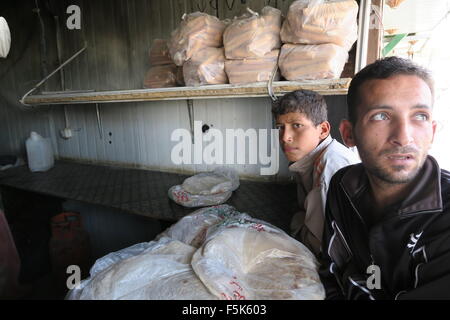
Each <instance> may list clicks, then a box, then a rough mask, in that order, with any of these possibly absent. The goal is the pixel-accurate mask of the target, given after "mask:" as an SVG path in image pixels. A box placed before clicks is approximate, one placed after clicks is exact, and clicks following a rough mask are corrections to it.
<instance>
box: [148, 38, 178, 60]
mask: <svg viewBox="0 0 450 320" xmlns="http://www.w3.org/2000/svg"><path fill="white" fill-rule="evenodd" d="M149 59H150V65H151V66H160V65H164V64H173V61H172V58H170V54H169V47H168V46H167V40H164V39H155V40H153V44H152V47H151V48H150V50H149Z"/></svg>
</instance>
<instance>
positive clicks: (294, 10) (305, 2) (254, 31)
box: [144, 0, 358, 87]
mask: <svg viewBox="0 0 450 320" xmlns="http://www.w3.org/2000/svg"><path fill="white" fill-rule="evenodd" d="M247 11H248V12H247V13H245V14H244V15H242V16H240V17H235V18H234V19H233V20H232V21H230V20H225V21H221V20H219V19H218V18H216V17H214V16H211V15H208V14H206V13H201V12H195V13H191V14H185V15H184V16H183V18H182V21H181V23H180V26H179V27H178V28H177V29H176V30H174V31H173V32H172V34H171V38H170V40H168V41H167V46H168V50H167V51H168V53H169V54H168V56H169V57H170V59H171V61H172V62H173V63H172V67H171V68H172V73H176V71H177V70H176V68H175V65H176V66H178V67H181V68H182V75H183V77H184V82H185V84H186V85H187V86H198V85H206V84H225V83H232V84H237V83H251V82H259V81H268V80H269V79H270V78H271V77H272V75H274V78H275V79H276V80H277V79H280V74H279V73H276V71H277V65H279V68H280V71H281V76H282V77H283V78H284V79H286V80H309V79H328V78H339V77H340V75H341V73H342V70H343V68H344V65H345V63H346V62H347V59H348V51H349V50H350V49H351V48H352V46H353V44H354V42H355V41H356V39H357V13H358V4H357V2H356V1H355V0H297V1H294V2H293V3H292V4H291V5H290V7H289V10H288V13H287V16H286V18H285V19H284V21H283V17H282V15H281V11H280V10H278V9H275V8H272V7H269V6H266V7H264V8H263V9H262V10H261V13H257V12H254V11H252V10H251V9H247ZM159 41H162V40H160V39H157V40H155V43H154V44H153V47H152V48H154V49H155V50H158V42H159ZM165 69H166V70H168V69H169V66H168V65H167V66H166V68H165ZM274 72H275V74H273V73H274ZM170 77H171V79H172V80H171V81H169V82H170V85H168V86H174V85H176V84H177V82H176V81H175V80H173V79H174V78H176V77H175V76H173V75H171V76H170ZM178 78H180V77H179V74H178ZM147 82H148V81H147ZM180 83H182V81H178V84H179V85H180ZM144 86H145V87H150V86H148V85H146V84H144ZM152 87H154V86H152Z"/></svg>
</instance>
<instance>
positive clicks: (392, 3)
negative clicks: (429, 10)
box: [386, 0, 405, 9]
mask: <svg viewBox="0 0 450 320" xmlns="http://www.w3.org/2000/svg"><path fill="white" fill-rule="evenodd" d="M403 1H405V0H386V4H387V5H388V6H389V7H391V8H392V9H394V8H397V7H398V6H399V5H400V4H401V3H402V2H403Z"/></svg>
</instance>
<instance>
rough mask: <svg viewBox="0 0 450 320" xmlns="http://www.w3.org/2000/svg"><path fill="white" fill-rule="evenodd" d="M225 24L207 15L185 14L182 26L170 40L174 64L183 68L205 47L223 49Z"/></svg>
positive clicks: (198, 13)
mask: <svg viewBox="0 0 450 320" xmlns="http://www.w3.org/2000/svg"><path fill="white" fill-rule="evenodd" d="M225 26H226V24H225V22H223V21H220V20H219V19H218V18H216V17H214V16H211V15H208V14H206V13H201V12H194V13H190V14H184V15H183V18H182V21H181V24H180V26H179V27H178V28H177V29H175V30H174V31H173V32H172V34H171V38H170V42H169V52H170V56H171V58H172V60H173V62H174V63H175V64H176V65H177V66H182V65H183V63H184V61H186V60H188V59H190V58H192V57H193V56H194V55H195V54H196V53H197V52H198V51H199V50H201V49H203V48H204V47H215V48H218V47H222V45H223V31H224V29H225Z"/></svg>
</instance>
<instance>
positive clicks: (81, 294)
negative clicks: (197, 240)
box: [66, 238, 215, 300]
mask: <svg viewBox="0 0 450 320" xmlns="http://www.w3.org/2000/svg"><path fill="white" fill-rule="evenodd" d="M195 250H196V249H195V248H194V247H191V246H189V245H186V244H184V243H182V242H180V241H177V240H172V239H169V238H161V239H160V240H158V241H152V242H149V243H143V244H139V245H136V246H132V247H130V248H126V249H123V250H120V251H119V252H116V253H114V254H110V255H108V256H106V257H104V258H101V259H99V260H97V262H96V263H95V265H94V267H93V268H92V269H91V277H90V278H88V279H86V280H83V281H82V282H81V284H80V287H79V288H78V289H73V290H71V291H70V292H69V293H68V295H67V297H66V299H70V300H120V299H126V300H159V299H164V300H177V299H181V300H184V299H188V300H191V299H193V300H203V299H208V300H211V299H215V297H214V296H213V295H212V294H211V293H210V292H209V291H208V289H207V288H206V287H205V286H204V285H203V283H202V282H201V281H200V280H199V278H198V277H197V276H196V275H195V273H194V272H193V270H192V267H191V266H190V261H191V258H192V255H193V253H194V252H195Z"/></svg>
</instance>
